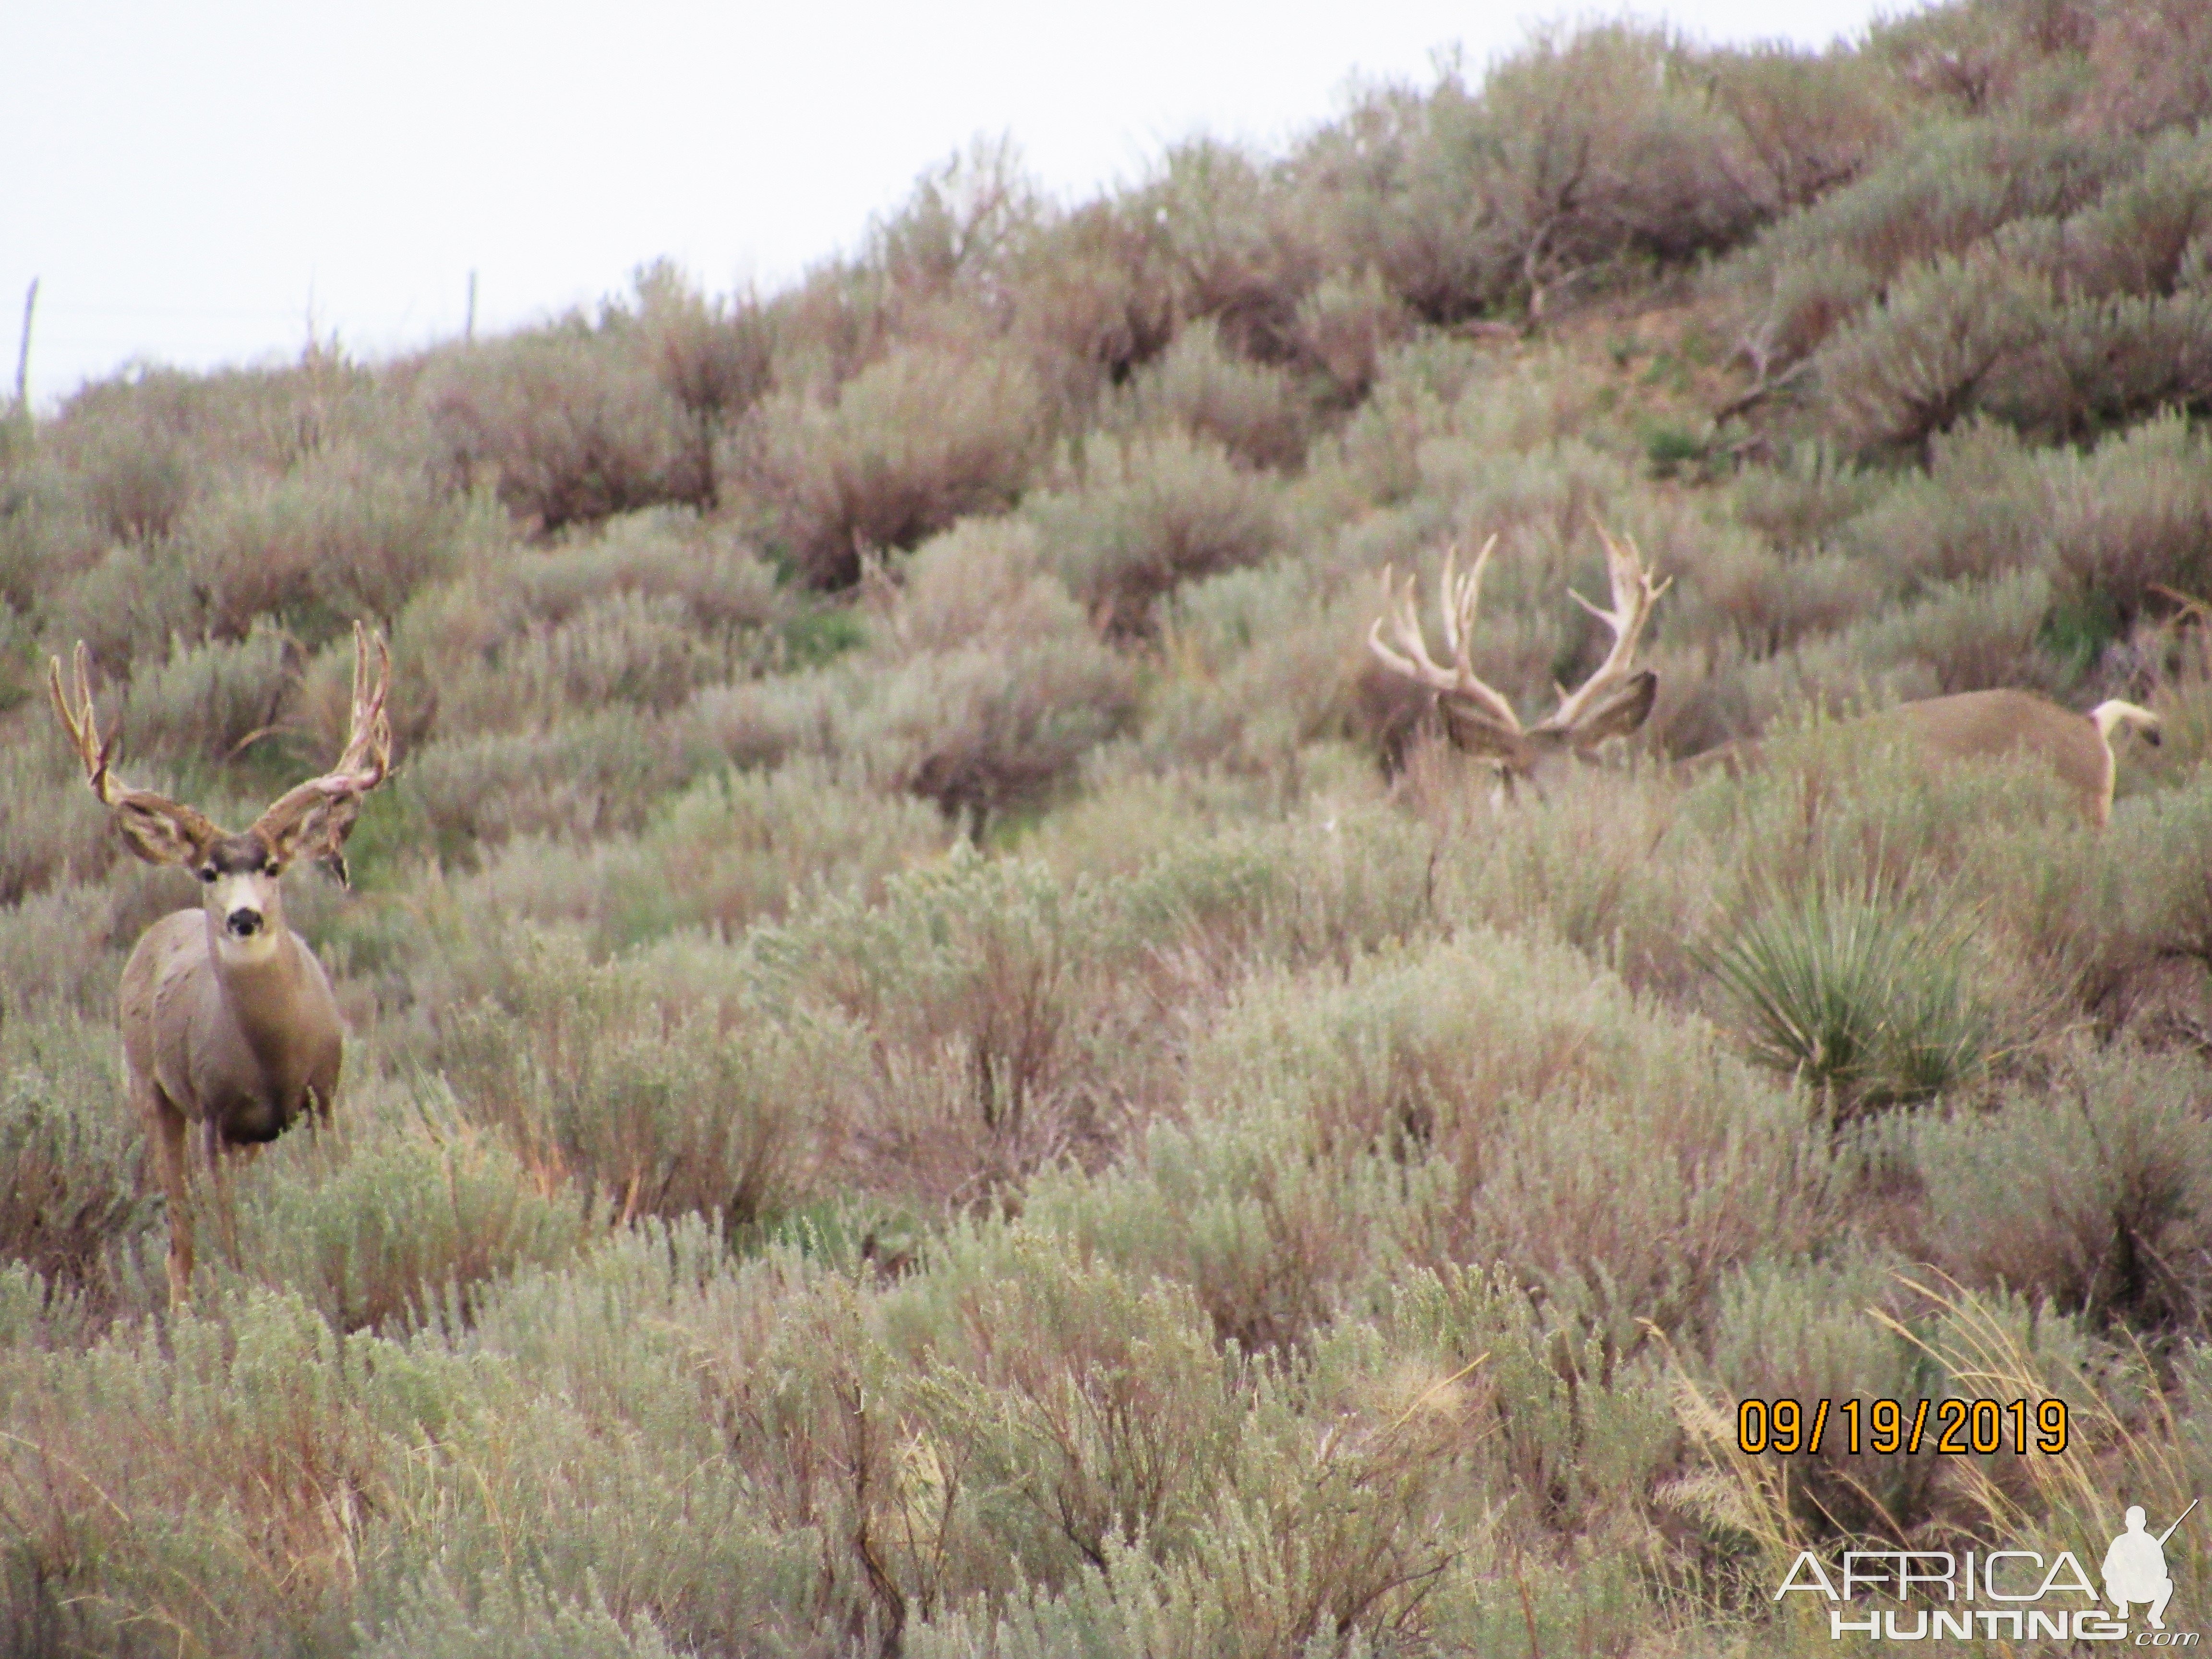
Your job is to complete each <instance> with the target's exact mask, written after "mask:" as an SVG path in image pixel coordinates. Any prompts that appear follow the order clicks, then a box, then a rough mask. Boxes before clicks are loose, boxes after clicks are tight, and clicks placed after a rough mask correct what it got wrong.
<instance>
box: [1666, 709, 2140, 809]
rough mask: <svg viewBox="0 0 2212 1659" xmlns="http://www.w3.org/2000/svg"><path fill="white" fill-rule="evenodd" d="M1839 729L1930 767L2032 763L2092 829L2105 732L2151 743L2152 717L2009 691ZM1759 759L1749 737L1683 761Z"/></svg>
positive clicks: (2100, 793) (2109, 757)
mask: <svg viewBox="0 0 2212 1659" xmlns="http://www.w3.org/2000/svg"><path fill="white" fill-rule="evenodd" d="M1846 724H1847V726H1851V727H1857V728H1861V729H1863V730H1864V731H1865V732H1866V733H1867V735H1868V737H1869V739H1870V740H1871V741H1873V742H1875V743H1881V742H1883V741H1885V740H1887V739H1891V738H1895V739H1899V740H1901V741H1903V742H1905V743H1907V744H1911V745H1912V747H1913V748H1914V749H1916V750H1918V751H1919V753H1920V754H1921V755H1923V757H1926V758H1927V759H1928V760H1929V761H1930V762H1932V763H1936V764H1938V765H1948V764H1956V763H1960V762H1968V763H1971V762H1975V761H1990V760H2002V759H2005V758H2007V757H2013V756H2027V757H2031V758H2033V759H2035V760H2038V761H2040V762H2041V763H2044V764H2045V766H2047V767H2049V768H2050V769H2051V772H2052V773H2054V774H2055V775H2057V779H2058V781H2059V782H2060V783H2061V784H2063V785H2064V786H2065V787H2066V790H2067V793H2069V794H2071V795H2072V796H2073V797H2074V799H2075V802H2076V804H2077V805H2079V806H2080V808H2081V815H2082V816H2083V817H2086V818H2087V819H2088V820H2089V822H2090V823H2093V824H2095V825H2097V826H2098V827H2100V828H2102V827H2103V826H2104V824H2105V823H2106V822H2107V821H2108V820H2109V819H2110V818H2111V817H2112V784H2113V781H2114V779H2115V777H2116V775H2117V773H2118V765H2117V763H2116V760H2115V757H2114V755H2113V751H2112V737H2113V734H2114V733H2115V732H2119V731H2121V730H2123V729H2132V730H2134V731H2136V732H2140V733H2141V734H2142V738H2143V741H2144V742H2146V743H2148V744H2157V742H2158V740H2159V731H2158V716H2157V715H2155V714H2152V713H2151V712H2150V710H2148V708H2137V707H2136V705H2135V704H2133V703H2131V702H2120V701H2118V699H2117V698H2115V699H2113V700H2112V701H2110V702H2100V703H2099V704H2098V705H2097V706H2096V708H2093V709H2092V710H2090V711H2089V713H2087V714H2075V712H2074V711H2073V710H2072V709H2070V708H2062V707H2060V706H2059V705H2058V704H2057V703H2055V702H2051V699H2050V698H2048V697H2045V696H2038V695H2037V694H2036V693H2034V692H2033V691H2021V690H2014V689H2011V688H2009V687H2001V688H1998V689H1996V690H1989V691H1958V692H1954V693H1953V694H1951V695H1950V696H1942V697H1926V698H1923V699H1922V700H1921V701H1919V702H1901V703H1899V704H1898V705H1897V706H1896V707H1895V708H1885V709H1882V710H1881V711H1879V712H1878V713H1875V714H1862V715H1860V716H1859V717H1858V718H1857V719H1856V720H1850V721H1849V722H1846ZM1764 761H1765V744H1763V743H1762V742H1761V741H1760V740H1759V739H1758V738H1745V739H1744V740H1742V741H1741V742H1738V743H1730V744H1722V745H1721V746H1720V747H1719V748H1717V749H1714V750H1708V751H1707V752H1706V753H1705V754H1702V755H1696V756H1692V757H1691V759H1690V761H1689V762H1688V764H1689V765H1690V766H1691V767H1692V768H1693V769H1699V770H1703V769H1705V768H1707V767H1710V766H1717V767H1721V768H1724V769H1728V770H1730V771H1738V770H1741V769H1746V768H1748V767H1751V766H1756V765H1759V764H1761V763H1764Z"/></svg>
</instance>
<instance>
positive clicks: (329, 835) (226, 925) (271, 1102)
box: [49, 623, 392, 1302]
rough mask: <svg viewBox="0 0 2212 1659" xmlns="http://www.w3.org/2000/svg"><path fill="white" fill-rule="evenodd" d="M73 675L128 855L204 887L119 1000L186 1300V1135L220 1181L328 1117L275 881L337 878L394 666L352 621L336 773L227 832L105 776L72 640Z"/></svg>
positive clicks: (110, 743)
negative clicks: (313, 868)
mask: <svg viewBox="0 0 2212 1659" xmlns="http://www.w3.org/2000/svg"><path fill="white" fill-rule="evenodd" d="M75 666H76V698H75V707H74V708H72V706H71V700H70V696H69V695H68V692H67V691H66V690H65V689H64V685H63V681H62V665H61V663H60V662H59V660H58V659H57V660H54V661H52V664H51V665H50V667H51V671H50V675H49V683H50V689H51V690H52V693H53V701H54V711H55V713H56V714H59V715H60V716H61V721H62V725H63V726H64V728H66V729H67V731H68V732H69V735H70V742H71V743H72V744H74V745H75V746H76V752H77V755H78V757H80V758H81V759H82V762H83V763H84V769H85V776H86V779H87V781H88V782H89V783H90V784H91V786H92V791H93V793H94V794H95V795H97V796H99V797H100V800H101V802H102V803H103V804H104V805H106V807H107V808H108V810H109V811H110V812H111V813H112V815H113V817H114V819H115V823H116V827H117V828H118V829H120V830H121V831H122V834H123V840H124V844H125V846H127V847H128V848H130V849H131V852H133V853H134V854H137V856H138V857H140V858H142V859H143V860H146V862H148V863H149V864H181V865H185V866H188V867H189V868H191V870H192V871H193V872H194V873H195V874H197V876H198V878H199V879H200V884H201V895H202V902H201V904H200V907H199V908H197V909H191V910H178V911H174V912H173V913H171V914H170V915H167V916H164V917H162V918H161V921H157V922H155V924H154V925H153V926H152V927H149V928H148V929H147V930H146V933H145V934H144V936H143V938H141V939H139V941H138V943H137V946H136V948H134V949H133V950H132V951H131V957H130V959H129V960H128V961H127V962H125V963H124V966H123V984H122V990H121V994H120V998H119V1001H120V1019H121V1024H122V1027H123V1052H124V1058H125V1062H126V1064H127V1065H128V1067H129V1070H130V1073H131V1084H130V1087H131V1106H132V1108H133V1109H134V1110H136V1111H137V1113H138V1114H139V1115H140V1116H141V1118H142V1119H143V1121H144V1123H145V1125H146V1129H147V1133H148V1135H149V1137H150V1138H151V1139H152V1141H153V1144H154V1149H155V1160H156V1163H157V1164H158V1166H159V1169H160V1173H161V1185H162V1188H163V1190H164V1191H165V1192H166V1193H167V1197H168V1202H169V1257H168V1274H169V1295H170V1297H171V1299H172V1301H174V1302H182V1301H183V1300H185V1298H186V1297H188V1296H189V1295H190V1293H191V1277H192V1232H193V1227H192V1211H191V1170H190V1164H189V1161H188V1160H189V1158H190V1155H191V1149H190V1148H189V1147H188V1146H187V1144H186V1140H187V1134H188V1132H189V1131H191V1130H192V1129H193V1128H194V1127H197V1132H198V1133H197V1139H198V1141H199V1152H200V1157H201V1160H202V1161H203V1162H204V1163H206V1164H208V1166H209V1169H210V1174H211V1175H213V1176H215V1177H216V1180H217V1181H218V1182H220V1181H221V1180H222V1168H223V1162H222V1161H223V1158H224V1157H225V1155H226V1154H227V1153H228V1152H230V1151H231V1150H232V1149H234V1148H239V1147H246V1148H253V1147H258V1146H259V1145H261V1144H262V1143H264V1142H265V1141H270V1140H273V1139H276V1137H277V1136H278V1135H280V1134H282V1133H283V1132H284V1131H285V1129H286V1128H288V1127H290V1125H291V1124H292V1123H293V1122H294V1121H295V1120H296V1119H297V1118H298V1117H299V1116H300V1115H301V1113H302V1112H308V1113H312V1114H313V1115H316V1116H317V1117H320V1118H327V1116H328V1115H329V1113H330V1109H331V1099H332V1097H333V1096H334V1095H335V1094H336V1093H337V1084H338V1066H339V1062H340V1059H341V1056H342V1054H343V1036H344V1025H343V1022H342V1021H341V1020H340V1018H339V1016H338V1009H337V1001H336V1000H335V999H334V998H333V997H332V996H331V984H330V981H329V979H328V978H327V977H326V976H325V975H324V972H323V969H322V964H321V963H319V962H317V961H316V960H315V955H314V952H313V951H310V950H309V949H308V948H307V941H305V940H304V939H301V937H300V936H299V935H298V934H297V933H294V932H292V930H291V929H290V928H289V927H286V926H285V923H284V896H283V889H282V888H281V887H280V885H279V884H278V881H279V878H280V877H282V876H283V873H284V871H285V870H286V868H287V867H289V866H290V865H291V864H292V863H293V861H294V860H296V859H301V858H310V859H319V860H322V861H323V862H324V863H325V864H326V865H327V866H329V867H330V868H331V871H332V872H333V873H334V874H336V875H337V878H338V879H339V881H340V882H342V883H343V882H344V881H345V880H346V879H347V872H346V866H345V841H346V836H348V834H349V833H350V832H351V830H352V829H353V825H354V820H355V818H356V817H357V816H358V815H359V813H360V811H361V799H362V796H363V795H365V794H367V793H368V792H369V791H370V790H372V789H374V788H375V787H376V786H377V785H378V784H380V783H381V782H383V781H384V780H385V777H386V775H387V773H388V772H389V771H390V769H391V764H392V727H391V726H390V724H389V722H388V721H387V720H386V717H385V699H386V694H387V693H388V692H389V690H390V689H391V684H392V657H391V653H390V652H389V650H388V649H387V648H386V646H385V643H384V641H383V640H382V639H381V638H380V637H379V638H375V639H374V640H372V638H371V636H370V635H368V634H367V633H365V632H364V631H363V629H362V628H361V626H360V625H359V624H358V623H356V625H355V628H354V673H353V714H352V728H351V732H350V733H349V736H348V737H347V738H346V744H345V749H344V751H343V753H342V754H341V755H340V756H339V757H338V761H337V765H336V766H335V767H334V768H333V769H331V770H330V771H328V772H326V773H325V774H324V775H322V776H320V777H319V778H312V779H310V780H309V781H307V782H305V783H302V784H301V785H299V786H298V787H295V788H293V789H289V790H287V791H286V792H285V793H283V795H281V796H279V797H278V798H277V799H276V801H275V802H274V803H273V804H271V805H270V807H269V809H268V810H267V811H264V812H263V813H262V815H261V816H260V817H258V818H257V819H255V820H254V822H253V823H252V826H251V827H250V828H248V829H246V830H245V831H243V832H242V833H240V834H238V835H232V834H230V833H228V831H226V830H224V829H221V828H219V827H217V826H216V824H215V823H211V822H210V820H209V819H207V818H206V817H203V816H202V815H201V814H200V813H199V812H197V811H194V810H193V809H192V808H191V807H190V806H186V805H182V804H181V803H179V802H177V801H173V800H171V799H168V798H167V796H165V795H158V794H155V793H154V792H153V791H151V790H149V789H134V788H131V787H129V786H128V785H126V784H125V783H124V782H123V781H121V780H120V779H118V778H117V777H116V776H115V775H114V774H113V773H112V771H111V770H110V769H109V763H110V762H111V761H112V759H113V758H114V751H115V744H116V738H115V732H114V731H113V730H112V729H111V730H110V731H109V732H107V734H106V736H102V735H101V733H100V726H99V722H98V720H97V718H96V717H95V715H94V712H93V706H92V684H91V675H90V672H89V664H88V659H87V655H86V652H85V648H84V647H83V645H82V644H79V645H78V647H77V648H76V664H75Z"/></svg>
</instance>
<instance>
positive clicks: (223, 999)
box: [120, 910, 344, 1150]
mask: <svg viewBox="0 0 2212 1659" xmlns="http://www.w3.org/2000/svg"><path fill="white" fill-rule="evenodd" d="M275 944H276V949H275V950H273V951H270V952H269V953H268V954H267V956H266V957H264V959H262V960H258V961H248V962H239V961H235V960H227V959H226V957H225V954H224V951H223V948H222V939H221V936H220V934H219V933H218V931H217V927H216V924H215V923H213V921H211V919H210V917H209V916H208V915H207V914H206V912H204V911H203V910H179V911H177V912H175V913H174V914H173V915H167V916H165V917H163V918H162V919H161V921H158V922H156V923H155V924H154V926H153V927H150V928H149V929H148V930H147V932H146V936H145V937H144V938H143V939H140V940H139V941H138V945H137V949H136V950H134V951H131V959H130V960H129V961H128V962H127V963H125V964H124V969H123V988H122V996H121V1009H120V1012H121V1018H122V1025H123V1054H124V1058H125V1060H126V1061H128V1063H129V1065H130V1067H131V1080H132V1083H133V1085H134V1086H135V1087H137V1088H138V1089H140V1090H142V1091H145V1092H148V1093H150V1094H152V1095H154V1096H155V1097H157V1098H158V1100H159V1101H160V1102H161V1103H162V1104H163V1105H164V1106H166V1107H167V1108H168V1109H171V1110H173V1111H174V1112H176V1113H179V1114H180V1115H182V1116H183V1117H184V1118H186V1119H189V1120H191V1121H192V1122H195V1123H198V1124H202V1125H204V1126H205V1127H204V1133H205V1134H206V1137H207V1139H208V1141H209V1142H210V1150H219V1149H220V1148H222V1147H228V1146H248V1145H252V1144H256V1143H258V1142H261V1141H265V1140H273V1139H276V1137H277V1136H278V1135H280V1134H282V1133H283V1132H284V1131H285V1130H286V1129H287V1128H289V1127H291V1124H292V1123H293V1121H294V1120H295V1119H296V1118H297V1117H298V1116H299V1115H300V1114H301V1111H302V1110H303V1109H315V1110H318V1111H325V1110H327V1109H328V1107H329V1105H330V1103H331V1099H332V1097H334V1096H335V1095H336V1094H337V1085H338V1066H339V1061H340V1057H341V1055H342V1054H343V1040H344V1025H343V1022H342V1021H341V1020H340V1019H339V1018H338V1009H337V1000H336V999H335V998H333V997H332V996H331V985H330V981H329V979H328V978H327V977H326V976H325V975H324V973H323V968H322V964H321V963H319V962H317V961H316V960H315V956H314V952H313V951H310V950H309V949H308V948H307V943H306V941H305V940H303V939H301V937H300V936H299V935H298V934H297V933H293V932H292V931H291V930H290V929H289V928H287V929H285V930H284V933H283V935H282V937H281V938H280V939H276V941H275Z"/></svg>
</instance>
